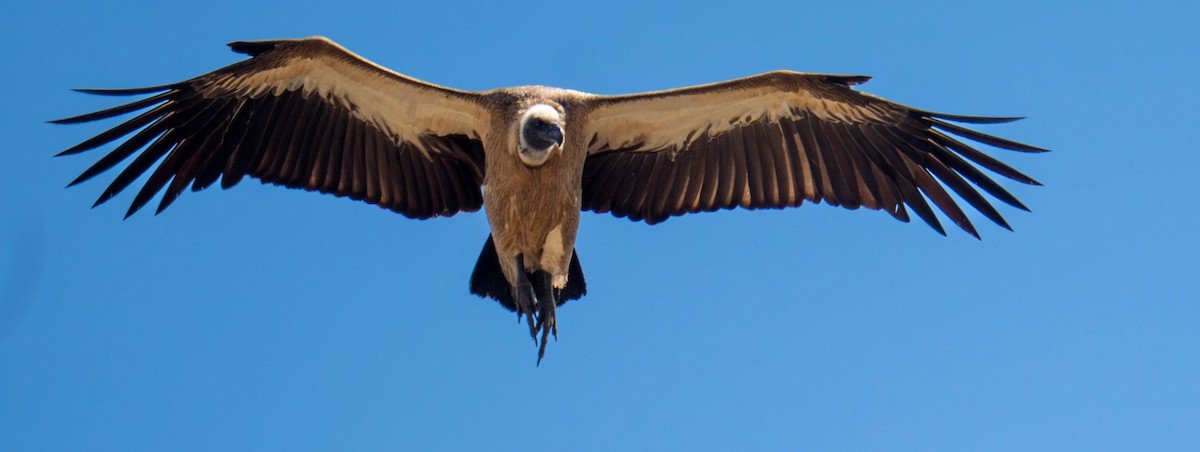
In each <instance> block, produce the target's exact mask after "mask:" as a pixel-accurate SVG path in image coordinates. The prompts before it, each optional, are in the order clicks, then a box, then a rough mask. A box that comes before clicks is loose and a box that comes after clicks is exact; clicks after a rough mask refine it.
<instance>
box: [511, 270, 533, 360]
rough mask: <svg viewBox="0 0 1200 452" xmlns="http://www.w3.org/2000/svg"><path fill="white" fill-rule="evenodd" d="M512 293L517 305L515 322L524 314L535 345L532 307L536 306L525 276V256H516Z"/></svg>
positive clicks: (530, 285)
mask: <svg viewBox="0 0 1200 452" xmlns="http://www.w3.org/2000/svg"><path fill="white" fill-rule="evenodd" d="M513 292H514V293H513V304H515V305H517V322H520V321H521V314H525V323H528V324H529V336H530V337H532V338H533V342H534V343H537V327H535V326H534V323H533V307H534V306H535V305H536V304H537V299H536V298H535V297H534V294H533V284H530V283H529V277H528V276H527V275H526V274H525V256H523V255H520V254H518V255H517V283H516V284H513Z"/></svg>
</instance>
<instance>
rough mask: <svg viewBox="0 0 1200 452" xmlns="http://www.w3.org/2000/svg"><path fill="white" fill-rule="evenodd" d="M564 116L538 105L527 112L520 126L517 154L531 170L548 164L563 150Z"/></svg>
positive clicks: (549, 107)
mask: <svg viewBox="0 0 1200 452" xmlns="http://www.w3.org/2000/svg"><path fill="white" fill-rule="evenodd" d="M563 122H564V121H563V114H562V113H561V112H560V111H559V109H557V108H554V107H552V106H550V105H547V104H537V105H534V106H532V107H529V108H528V109H526V110H525V113H524V114H522V115H521V123H520V125H519V134H520V136H519V137H518V140H519V141H518V142H519V143H520V146H518V147H517V154H518V155H519V156H520V157H521V162H523V163H525V166H528V167H530V168H537V167H539V166H542V165H543V164H545V163H546V161H547V160H549V159H550V156H551V155H553V154H554V153H555V152H558V151H559V150H561V149H562V144H563Z"/></svg>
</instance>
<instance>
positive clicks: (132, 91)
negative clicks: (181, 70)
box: [71, 84, 176, 96]
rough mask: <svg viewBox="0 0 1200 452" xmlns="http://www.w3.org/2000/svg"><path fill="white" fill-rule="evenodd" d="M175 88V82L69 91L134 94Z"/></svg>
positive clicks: (102, 94) (117, 94)
mask: <svg viewBox="0 0 1200 452" xmlns="http://www.w3.org/2000/svg"><path fill="white" fill-rule="evenodd" d="M173 88H176V84H171V85H158V86H146V87H142V88H121V89H103V88H71V91H75V92H77V93H86V94H96V95H100V96H135V95H138V94H150V93H157V92H161V91H166V90H169V89H173Z"/></svg>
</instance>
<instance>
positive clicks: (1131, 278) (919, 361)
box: [0, 1, 1200, 451]
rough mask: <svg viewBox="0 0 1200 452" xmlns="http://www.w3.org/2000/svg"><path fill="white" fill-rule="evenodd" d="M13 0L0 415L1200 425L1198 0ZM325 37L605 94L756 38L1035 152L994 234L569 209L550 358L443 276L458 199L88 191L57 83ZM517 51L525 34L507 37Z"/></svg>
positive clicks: (746, 427)
mask: <svg viewBox="0 0 1200 452" xmlns="http://www.w3.org/2000/svg"><path fill="white" fill-rule="evenodd" d="M405 3H406V2H386V3H362V2H349V1H343V2H311V1H308V2H280V3H260V4H255V5H249V6H248V5H243V4H241V2H210V3H209V4H207V5H205V6H201V7H195V6H193V7H189V6H186V5H184V4H178V5H168V4H162V3H160V2H149V1H147V2H51V1H47V2H6V3H4V4H2V5H0V29H4V30H5V31H6V32H7V36H8V38H7V40H6V43H5V44H3V45H2V46H0V56H3V60H4V61H7V62H8V63H7V64H5V69H4V70H3V71H2V72H0V84H2V86H5V87H6V90H5V96H4V102H3V106H2V107H0V133H2V135H3V137H4V142H5V143H6V144H5V145H4V146H3V147H2V148H3V151H2V152H0V162H2V163H0V208H2V210H0V212H2V213H0V278H2V279H0V450H6V451H7V450H13V451H18V450H20V451H24V450H125V451H135V450H331V449H339V450H355V449H357V450H530V449H533V448H538V447H546V446H549V447H552V448H560V449H566V450H583V451H586V450H688V451H695V450H844V449H851V450H1056V451H1061V450H1089V451H1090V450H1186V449H1191V448H1193V447H1195V444H1197V443H1198V442H1200V433H1197V432H1200V429H1197V426H1200V411H1198V408H1197V407H1198V406H1200V385H1198V384H1197V382H1198V381H1200V361H1198V360H1197V357H1200V303H1197V299H1196V295H1195V290H1194V289H1192V288H1190V286H1188V284H1190V283H1191V282H1194V281H1195V279H1196V278H1197V274H1198V272H1197V267H1198V266H1200V265H1198V264H1200V261H1198V259H1197V251H1198V249H1200V247H1198V246H1197V245H1198V243H1197V239H1196V236H1195V231H1196V230H1197V228H1200V221H1198V213H1200V209H1198V208H1197V207H1196V205H1195V199H1196V196H1195V195H1194V192H1195V180H1196V177H1195V175H1194V173H1195V171H1196V168H1198V167H1200V157H1197V154H1198V151H1200V149H1197V145H1196V142H1195V139H1194V138H1193V135H1194V133H1195V131H1196V126H1195V118H1196V114H1195V108H1194V105H1196V102H1197V101H1198V100H1200V99H1197V95H1196V91H1195V86H1194V85H1195V82H1196V81H1197V80H1198V79H1200V71H1198V69H1200V68H1198V66H1200V60H1198V59H1197V58H1196V56H1195V52H1196V50H1195V49H1196V47H1197V44H1198V43H1200V39H1197V38H1198V36H1197V35H1198V32H1197V31H1196V30H1197V29H1196V27H1195V24H1194V22H1195V19H1196V18H1197V17H1200V11H1198V7H1197V6H1195V4H1194V3H1190V2H1174V3H1161V4H1157V3H1154V2H1140V3H1138V4H1137V6H1128V5H1127V3H1128V2H1056V3H1050V2H1021V1H1016V2H1003V3H999V2H997V3H994V4H990V5H989V4H984V5H969V4H964V3H959V2H932V3H921V2H872V1H864V2H853V4H845V3H844V2H843V3H837V2H819V3H815V4H804V3H801V2H776V3H767V2H763V3H755V4H753V5H747V6H743V7H738V8H735V9H729V7H728V5H727V4H725V3H724V2H711V3H694V4H688V3H678V4H662V5H646V4H642V3H641V2H622V3H610V4H606V5H600V4H580V5H571V4H561V3H559V2H521V3H513V4H499V3H497V4H488V5H477V4H461V3H455V2H428V4H427V5H424V6H417V7H414V6H411V5H407V4H405ZM318 34H319V35H326V36H329V37H331V38H332V39H334V40H336V41H338V42H339V43H341V44H342V45H344V46H346V47H347V48H350V49H352V50H353V51H355V52H357V53H359V54H361V55H364V56H366V57H367V58H370V59H372V60H374V61H376V62H378V63H380V64H383V65H385V66H388V67H390V68H392V69H395V70H397V71H399V72H402V73H405V74H408V75H411V76H414V77H417V78H421V79H424V80H427V81H431V82H435V83H439V84H443V85H448V86H454V87H458V88H464V89H489V88H494V87H501V86H512V85H522V84H544V85H552V86H562V87H568V88H573V89H578V90H583V91H589V92H596V93H604V94H616V93H626V92H638V91H646V90H654V89H665V88H672V87H678V86H684V85H690V84H697V83H706V82H713V81H719V80H725V79H730V78H736V77H741V76H745V75H751V74H755V73H759V72H764V71H768V70H772V69H792V70H800V71H809V72H831V73H856V74H867V75H872V76H874V77H875V79H874V80H873V81H871V82H870V83H868V84H866V85H865V86H864V87H863V90H864V91H868V92H871V93H873V94H876V95H880V96H883V97H886V98H889V99H892V100H895V101H898V102H902V103H906V104H910V105H914V106H918V107H922V108H927V109H931V110H936V111H945V112H950V113H961V114H976V115H997V116H1005V115H1023V116H1028V117H1029V119H1027V120H1025V121H1021V122H1017V123H1014V124H1007V125H994V126H982V127H981V130H984V131H986V132H988V133H995V134H998V135H1001V136H1004V137H1008V138H1013V139H1017V140H1019V141H1024V142H1028V143H1032V144H1036V145H1040V146H1044V147H1048V148H1051V149H1053V150H1054V152H1052V153H1050V154H1042V155H1021V154H1018V153H1012V152H1006V151H1000V150H989V151H991V153H992V154H993V155H998V156H1000V157H1001V158H1002V159H1004V160H1005V161H1007V162H1009V163H1011V164H1013V165H1014V166H1016V167H1017V168H1020V169H1022V170H1023V171H1025V172H1026V173H1028V174H1030V175H1032V176H1034V177H1035V178H1037V179H1039V180H1041V181H1042V182H1044V183H1045V184H1046V186H1045V187H1027V186H1020V185H1019V184H1015V183H1012V184H1006V186H1007V187H1009V188H1010V189H1011V191H1013V192H1014V193H1015V194H1016V195H1017V196H1018V197H1019V198H1021V199H1022V200H1023V201H1024V202H1025V204H1027V205H1028V206H1030V207H1031V208H1032V210H1033V213H1025V212H1021V211H1017V210H1015V209H1011V208H1007V207H1003V208H1001V212H1002V213H1003V214H1004V215H1005V216H1006V217H1007V218H1008V219H1009V221H1010V223H1011V224H1012V225H1013V227H1014V229H1015V232H1012V233H1010V232H1008V231H1005V230H1003V229H1001V228H999V227H995V226H993V225H991V224H988V223H986V220H985V219H984V218H982V216H980V215H977V214H976V215H974V216H973V217H972V219H973V220H975V222H976V224H977V225H979V226H980V231H981V233H982V235H983V238H984V240H983V241H976V240H974V239H973V238H971V237H969V236H968V235H967V234H965V233H962V232H961V231H957V230H954V231H950V235H949V237H941V236H939V235H937V234H936V233H934V232H933V231H932V230H930V229H929V228H928V227H926V226H924V225H923V224H920V223H912V224H903V223H899V222H896V221H895V220H893V219H891V218H890V217H888V216H887V215H886V214H883V213H880V212H870V211H845V210H840V209H835V208H831V207H828V206H813V205H806V206H805V207H803V208H801V209H794V210H787V211H762V212H748V211H726V212H719V213H713V214H705V215H695V216H691V217H684V218H677V219H673V220H671V221H668V222H666V223H664V224H661V225H657V226H653V227H649V226H646V225H644V224H641V223H632V222H629V221H628V220H624V219H617V218H612V217H608V216H602V215H595V214H585V215H584V218H583V221H582V224H581V226H580V234H579V241H578V252H579V255H580V258H581V260H582V262H583V266H584V269H585V271H586V273H587V276H588V283H589V295H588V296H587V297H585V298H584V299H583V300H580V301H576V302H571V303H569V304H567V305H566V306H565V307H564V308H563V309H562V310H561V311H560V312H559V322H560V333H561V334H560V335H559V340H558V342H557V343H552V344H551V345H550V347H549V350H548V354H547V358H546V360H545V361H544V362H543V363H542V365H541V366H540V367H535V366H534V358H535V351H536V349H535V348H534V346H533V345H531V343H530V341H529V339H528V336H527V335H526V334H525V332H526V330H525V327H524V326H523V325H517V324H516V323H515V321H514V319H513V316H512V315H511V314H510V313H508V312H506V311H503V310H502V309H501V308H499V307H498V306H497V305H496V304H495V303H493V302H491V301H484V300H481V299H478V298H476V297H474V296H472V295H470V294H468V293H467V279H468V277H469V275H470V271H471V269H472V266H473V264H474V261H475V258H476V256H477V255H478V252H479V249H480V247H481V245H482V244H483V241H484V239H485V238H486V235H487V224H486V220H485V218H484V216H483V215H482V214H468V215H460V216H456V217H453V218H449V219H438V220H431V221H412V220H407V219H405V218H403V217H401V216H398V215H394V214H390V213H388V212H386V211H383V210H381V209H378V208H376V207H373V206H369V205H365V204H360V203H355V202H352V201H349V200H345V199H336V198H333V197H329V196H321V195H317V194H311V193H303V192H299V191H288V190H283V189H280V188H276V187H267V186H263V185H261V184H259V183H257V182H255V181H247V182H243V183H242V184H241V185H239V186H237V187H236V188H234V189H232V190H229V191H228V192H223V191H221V190H220V189H212V190H209V191H206V192H201V193H191V192H188V193H187V194H185V195H184V196H183V197H182V198H181V199H180V200H179V201H178V202H176V203H175V204H174V205H173V206H172V208H171V209H169V210H168V211H167V212H165V213H164V214H163V215H159V216H157V217H155V216H153V215H150V214H149V212H143V213H142V214H139V215H137V216H135V217H133V218H131V219H129V220H125V221H122V220H121V217H122V215H123V213H124V208H125V206H126V205H127V204H128V202H129V200H130V198H131V195H130V194H125V195H123V196H121V197H119V198H118V199H116V200H115V202H113V203H110V204H108V205H105V206H103V207H101V208H98V209H94V210H92V209H89V207H90V206H91V204H92V202H93V200H94V199H95V197H96V196H98V194H99V193H100V192H101V191H102V190H103V187H104V185H106V183H107V182H106V181H107V180H109V178H110V177H112V175H105V176H101V177H100V178H98V179H100V180H97V181H93V182H90V183H86V184H83V185H82V186H79V187H75V188H72V189H69V190H68V189H64V188H63V187H64V186H65V185H66V184H67V182H69V181H70V180H71V179H73V178H74V177H75V176H76V175H78V174H79V173H80V172H81V171H82V170H83V169H85V168H86V167H87V166H89V165H90V164H91V162H93V161H94V159H95V158H97V157H98V154H85V155H84V156H77V157H71V158H56V159H52V158H50V156H52V155H53V154H55V153H57V152H58V151H60V150H62V149H65V148H66V147H68V146H70V145H73V144H75V143H77V142H79V141H81V140H83V139H85V138H87V137H89V136H91V135H93V134H95V133H97V132H99V131H101V130H102V129H103V128H105V127H106V126H109V125H111V124H113V122H108V123H103V124H92V125H86V126H70V127H68V126H54V125H49V124H46V123H45V122H44V121H45V120H48V119H54V118H59V117H65V116H71V115H75V114H79V113H84V112H88V111H93V110H96V109H100V108H104V107H107V106H111V105H114V100H115V99H106V98H99V97H93V96H86V95H82V94H76V93H72V92H70V91H68V90H67V88H71V87H131V86H144V85H155V84H161V83H165V82H172V81H176V80H181V79H184V78H188V77H191V76H194V75H198V74H201V73H203V72H206V71H209V70H212V69H215V68H217V67H219V66H223V65H225V64H229V63H231V62H234V61H237V60H238V59H239V58H240V57H239V56H238V55H235V54H233V53H231V52H229V51H228V50H227V49H226V48H225V47H224V44H225V43H226V42H229V41H234V40H241V39H265V38H281V37H300V36H308V35H318ZM531 55H535V56H532V57H531Z"/></svg>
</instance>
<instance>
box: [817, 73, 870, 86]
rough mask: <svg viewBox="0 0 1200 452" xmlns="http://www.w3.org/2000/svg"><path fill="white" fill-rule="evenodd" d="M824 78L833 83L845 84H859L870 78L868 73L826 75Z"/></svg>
mask: <svg viewBox="0 0 1200 452" xmlns="http://www.w3.org/2000/svg"><path fill="white" fill-rule="evenodd" d="M825 80H829V81H831V82H834V83H840V84H843V85H846V86H854V85H861V84H863V83H867V82H868V81H870V80H871V76H869V75H827V76H825Z"/></svg>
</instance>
